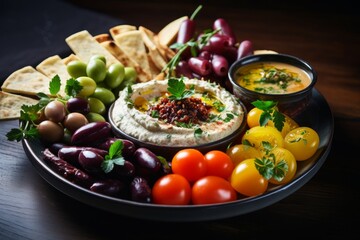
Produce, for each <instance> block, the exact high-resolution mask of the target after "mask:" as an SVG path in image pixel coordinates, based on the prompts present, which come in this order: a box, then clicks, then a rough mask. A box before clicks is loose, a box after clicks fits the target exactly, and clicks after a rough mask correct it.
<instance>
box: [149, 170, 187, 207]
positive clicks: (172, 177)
mask: <svg viewBox="0 0 360 240" xmlns="http://www.w3.org/2000/svg"><path fill="white" fill-rule="evenodd" d="M151 194H152V199H153V202H154V203H156V204H169V205H187V204H189V203H190V200H191V186H190V183H189V182H188V181H187V180H186V178H185V177H183V176H181V175H179V174H173V173H171V174H167V175H164V176H162V177H161V178H159V179H158V180H157V181H156V182H155V183H154V185H153V187H152V191H151Z"/></svg>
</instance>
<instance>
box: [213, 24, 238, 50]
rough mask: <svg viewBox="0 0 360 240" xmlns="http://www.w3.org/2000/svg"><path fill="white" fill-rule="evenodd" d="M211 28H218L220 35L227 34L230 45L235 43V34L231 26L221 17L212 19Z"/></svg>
mask: <svg viewBox="0 0 360 240" xmlns="http://www.w3.org/2000/svg"><path fill="white" fill-rule="evenodd" d="M213 29H214V30H216V29H220V31H219V33H220V34H222V35H226V36H229V37H230V39H231V41H230V42H231V45H235V43H236V36H235V33H234V31H233V30H232V28H231V27H230V25H229V23H228V22H227V21H226V20H225V19H223V18H218V19H216V20H215V21H214V23H213Z"/></svg>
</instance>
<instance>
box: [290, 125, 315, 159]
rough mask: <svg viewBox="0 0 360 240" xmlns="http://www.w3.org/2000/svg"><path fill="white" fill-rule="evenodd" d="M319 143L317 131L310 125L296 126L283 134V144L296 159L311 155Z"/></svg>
mask: <svg viewBox="0 0 360 240" xmlns="http://www.w3.org/2000/svg"><path fill="white" fill-rule="evenodd" d="M319 144H320V137H319V135H318V133H317V132H316V131H315V130H314V129H312V128H310V127H298V128H295V129H293V130H291V131H290V132H289V133H288V134H286V136H285V141H284V146H285V148H286V149H288V150H289V151H290V152H291V153H292V154H293V155H294V157H295V159H296V160H297V161H304V160H307V159H309V158H310V157H312V156H313V155H314V154H315V152H316V150H317V149H318V147H319Z"/></svg>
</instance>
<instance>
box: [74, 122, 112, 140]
mask: <svg viewBox="0 0 360 240" xmlns="http://www.w3.org/2000/svg"><path fill="white" fill-rule="evenodd" d="M111 135H112V130H111V125H110V123H108V122H91V123H88V124H86V125H84V126H82V127H80V128H79V129H78V130H76V131H75V132H74V134H73V135H72V137H71V143H72V145H82V146H84V145H86V146H96V144H97V143H99V142H103V141H104V140H105V139H107V138H108V137H110V136H111Z"/></svg>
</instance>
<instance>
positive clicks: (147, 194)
mask: <svg viewBox="0 0 360 240" xmlns="http://www.w3.org/2000/svg"><path fill="white" fill-rule="evenodd" d="M130 192H131V196H130V197H131V200H133V201H136V202H145V203H150V202H151V188H150V186H149V184H148V182H147V181H146V179H144V178H142V177H135V178H134V179H133V180H132V181H131V183H130Z"/></svg>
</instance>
